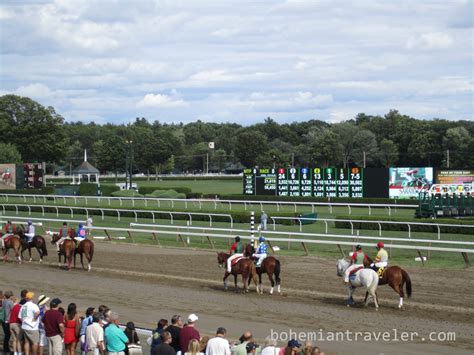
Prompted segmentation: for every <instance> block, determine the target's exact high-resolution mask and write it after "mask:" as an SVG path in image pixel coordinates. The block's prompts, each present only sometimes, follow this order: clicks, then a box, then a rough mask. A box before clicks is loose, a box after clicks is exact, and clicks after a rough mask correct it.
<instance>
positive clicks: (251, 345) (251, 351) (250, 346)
mask: <svg viewBox="0 0 474 355" xmlns="http://www.w3.org/2000/svg"><path fill="white" fill-rule="evenodd" d="M257 348H258V345H257V344H255V343H253V342H252V343H248V344H247V345H246V346H245V350H246V351H247V354H249V355H255V354H256V352H257Z"/></svg>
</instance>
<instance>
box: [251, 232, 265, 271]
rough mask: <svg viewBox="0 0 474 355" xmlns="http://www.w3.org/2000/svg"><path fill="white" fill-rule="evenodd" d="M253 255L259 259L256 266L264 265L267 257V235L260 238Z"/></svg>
mask: <svg viewBox="0 0 474 355" xmlns="http://www.w3.org/2000/svg"><path fill="white" fill-rule="evenodd" d="M253 257H255V258H257V259H258V260H257V265H256V267H260V266H262V262H263V260H264V259H265V258H266V257H267V244H265V237H264V236H263V235H262V236H261V237H260V238H258V246H257V250H256V252H255V253H254V254H253Z"/></svg>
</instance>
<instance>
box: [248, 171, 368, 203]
mask: <svg viewBox="0 0 474 355" xmlns="http://www.w3.org/2000/svg"><path fill="white" fill-rule="evenodd" d="M243 175H244V186H243V192H244V195H274V196H291V197H295V196H303V197H353V198H357V197H364V174H363V169H362V168H357V167H354V168H278V169H245V170H244V174H243Z"/></svg>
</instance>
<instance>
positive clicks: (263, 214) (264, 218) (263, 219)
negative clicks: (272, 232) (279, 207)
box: [260, 211, 268, 231]
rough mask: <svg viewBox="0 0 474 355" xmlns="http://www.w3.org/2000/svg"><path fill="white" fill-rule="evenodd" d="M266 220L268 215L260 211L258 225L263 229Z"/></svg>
mask: <svg viewBox="0 0 474 355" xmlns="http://www.w3.org/2000/svg"><path fill="white" fill-rule="evenodd" d="M267 221H268V216H267V214H266V213H265V211H262V214H261V216H260V225H261V227H262V229H263V230H264V231H266V230H267Z"/></svg>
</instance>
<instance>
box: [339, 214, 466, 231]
mask: <svg viewBox="0 0 474 355" xmlns="http://www.w3.org/2000/svg"><path fill="white" fill-rule="evenodd" d="M336 219H350V220H351V221H352V224H353V226H354V228H355V229H366V230H378V229H379V226H378V224H377V223H368V222H357V221H358V220H365V221H393V222H413V223H420V220H419V219H418V220H414V219H410V218H398V217H381V216H365V217H355V216H352V215H341V216H337V217H336ZM423 223H426V224H427V225H416V224H412V225H410V228H411V231H412V232H426V233H438V227H437V226H436V223H441V224H458V225H474V221H462V220H458V219H453V218H445V219H441V218H438V219H436V220H432V219H429V220H426V221H423ZM334 225H335V227H336V228H344V229H348V228H351V224H350V223H349V222H343V221H336V222H335V223H334ZM382 230H391V231H408V225H406V224H385V223H384V224H382ZM440 231H441V233H452V234H474V228H463V227H443V226H440Z"/></svg>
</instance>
